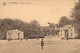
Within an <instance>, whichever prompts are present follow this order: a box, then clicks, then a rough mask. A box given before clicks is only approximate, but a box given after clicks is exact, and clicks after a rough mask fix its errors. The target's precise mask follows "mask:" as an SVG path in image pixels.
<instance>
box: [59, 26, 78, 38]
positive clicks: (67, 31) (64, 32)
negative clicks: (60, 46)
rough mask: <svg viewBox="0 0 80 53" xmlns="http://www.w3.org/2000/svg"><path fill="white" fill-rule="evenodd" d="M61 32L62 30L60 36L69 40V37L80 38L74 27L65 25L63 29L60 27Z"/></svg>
mask: <svg viewBox="0 0 80 53" xmlns="http://www.w3.org/2000/svg"><path fill="white" fill-rule="evenodd" d="M59 30H60V31H59V35H60V36H61V38H67V37H68V38H77V37H78V33H77V30H76V29H75V27H73V26H72V25H65V26H63V27H60V28H59Z"/></svg>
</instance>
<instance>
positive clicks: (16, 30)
mask: <svg viewBox="0 0 80 53" xmlns="http://www.w3.org/2000/svg"><path fill="white" fill-rule="evenodd" d="M7 32H22V31H20V30H18V29H14V30H8V31H7Z"/></svg>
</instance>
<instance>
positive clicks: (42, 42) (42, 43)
mask: <svg viewBox="0 0 80 53" xmlns="http://www.w3.org/2000/svg"><path fill="white" fill-rule="evenodd" d="M43 46H44V41H43V39H42V40H41V48H42V50H43Z"/></svg>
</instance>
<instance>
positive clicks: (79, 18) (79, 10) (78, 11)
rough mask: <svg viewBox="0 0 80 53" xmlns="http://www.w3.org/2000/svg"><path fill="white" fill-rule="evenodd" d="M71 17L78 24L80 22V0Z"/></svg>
mask: <svg viewBox="0 0 80 53" xmlns="http://www.w3.org/2000/svg"><path fill="white" fill-rule="evenodd" d="M71 17H72V18H74V20H76V22H80V0H79V1H78V3H76V4H75V6H74V8H73V9H72V11H71Z"/></svg>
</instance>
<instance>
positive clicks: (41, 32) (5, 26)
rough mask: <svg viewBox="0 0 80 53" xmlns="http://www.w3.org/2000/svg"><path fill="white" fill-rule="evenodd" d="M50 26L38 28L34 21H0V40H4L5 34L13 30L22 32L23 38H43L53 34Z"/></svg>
mask: <svg viewBox="0 0 80 53" xmlns="http://www.w3.org/2000/svg"><path fill="white" fill-rule="evenodd" d="M50 25H54V24H50ZM50 25H49V26H40V24H39V22H38V21H36V20H33V21H31V22H30V23H27V22H23V21H22V20H19V19H9V18H6V19H0V39H6V32H7V31H8V30H14V29H18V30H20V31H23V32H24V38H26V37H29V38H36V37H44V36H46V35H48V34H53V32H50V27H53V26H50Z"/></svg>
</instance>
